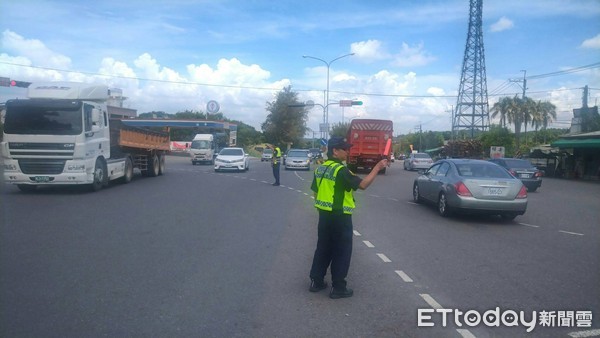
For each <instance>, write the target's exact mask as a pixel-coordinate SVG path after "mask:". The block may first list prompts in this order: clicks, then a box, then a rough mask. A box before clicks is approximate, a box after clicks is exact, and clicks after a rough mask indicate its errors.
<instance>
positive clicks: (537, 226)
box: [519, 223, 540, 228]
mask: <svg viewBox="0 0 600 338" xmlns="http://www.w3.org/2000/svg"><path fill="white" fill-rule="evenodd" d="M519 224H521V225H524V226H526V227H532V228H539V227H540V226H539V225H533V224H527V223H519Z"/></svg>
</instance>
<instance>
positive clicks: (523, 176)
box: [521, 174, 531, 178]
mask: <svg viewBox="0 0 600 338" xmlns="http://www.w3.org/2000/svg"><path fill="white" fill-rule="evenodd" d="M521 177H522V178H530V177H531V175H530V174H521Z"/></svg>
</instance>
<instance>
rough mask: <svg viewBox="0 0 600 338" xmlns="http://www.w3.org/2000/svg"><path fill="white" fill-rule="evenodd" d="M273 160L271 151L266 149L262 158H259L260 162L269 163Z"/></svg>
mask: <svg viewBox="0 0 600 338" xmlns="http://www.w3.org/2000/svg"><path fill="white" fill-rule="evenodd" d="M272 158H273V149H269V148H266V149H264V150H263V152H262V156H261V157H260V161H261V162H263V161H271V159H272Z"/></svg>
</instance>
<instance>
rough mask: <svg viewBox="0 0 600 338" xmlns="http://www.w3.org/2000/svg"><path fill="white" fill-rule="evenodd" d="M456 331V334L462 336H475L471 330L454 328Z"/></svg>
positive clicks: (472, 337)
mask: <svg viewBox="0 0 600 338" xmlns="http://www.w3.org/2000/svg"><path fill="white" fill-rule="evenodd" d="M456 332H458V334H459V335H461V336H463V337H464V338H475V335H474V334H472V333H471V331H469V330H466V329H456Z"/></svg>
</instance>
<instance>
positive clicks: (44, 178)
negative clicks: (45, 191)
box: [34, 176, 50, 183]
mask: <svg viewBox="0 0 600 338" xmlns="http://www.w3.org/2000/svg"><path fill="white" fill-rule="evenodd" d="M34 180H35V181H36V182H40V183H41V182H50V176H36V177H34Z"/></svg>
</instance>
